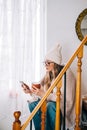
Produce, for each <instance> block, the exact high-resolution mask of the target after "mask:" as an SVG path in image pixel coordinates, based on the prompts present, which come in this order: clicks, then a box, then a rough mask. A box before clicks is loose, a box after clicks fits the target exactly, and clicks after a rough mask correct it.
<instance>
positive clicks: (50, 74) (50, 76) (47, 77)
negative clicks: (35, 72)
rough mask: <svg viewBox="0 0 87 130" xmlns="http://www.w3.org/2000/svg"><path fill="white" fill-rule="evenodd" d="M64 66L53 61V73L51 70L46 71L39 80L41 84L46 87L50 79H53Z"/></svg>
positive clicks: (49, 83)
mask: <svg viewBox="0 0 87 130" xmlns="http://www.w3.org/2000/svg"><path fill="white" fill-rule="evenodd" d="M63 67H64V66H62V65H58V64H56V63H54V73H53V72H52V71H50V72H47V73H46V75H45V76H44V78H43V79H42V80H41V85H42V86H44V85H45V86H46V87H47V89H48V88H49V87H50V85H51V83H52V80H54V79H55V78H56V77H57V76H58V74H59V73H60V71H61V70H62V68H63Z"/></svg>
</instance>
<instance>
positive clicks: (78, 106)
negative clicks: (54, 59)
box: [75, 48, 83, 130]
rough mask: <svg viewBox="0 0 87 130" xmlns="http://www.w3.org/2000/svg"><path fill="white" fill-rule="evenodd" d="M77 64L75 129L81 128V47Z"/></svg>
mask: <svg viewBox="0 0 87 130" xmlns="http://www.w3.org/2000/svg"><path fill="white" fill-rule="evenodd" d="M77 57H78V64H77V84H76V109H75V110H76V111H75V112H76V120H75V121H76V126H75V130H81V128H80V126H79V123H80V112H81V110H80V109H81V71H82V70H81V66H82V62H81V59H82V57H83V48H82V50H81V51H80V52H79V54H78V56H77Z"/></svg>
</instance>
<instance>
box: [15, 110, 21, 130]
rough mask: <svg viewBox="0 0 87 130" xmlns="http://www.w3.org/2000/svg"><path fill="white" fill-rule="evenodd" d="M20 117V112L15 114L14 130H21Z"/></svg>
mask: <svg viewBox="0 0 87 130" xmlns="http://www.w3.org/2000/svg"><path fill="white" fill-rule="evenodd" d="M20 115H21V112H20V111H16V112H14V117H15V121H14V122H13V130H21V121H20V120H19V117H20Z"/></svg>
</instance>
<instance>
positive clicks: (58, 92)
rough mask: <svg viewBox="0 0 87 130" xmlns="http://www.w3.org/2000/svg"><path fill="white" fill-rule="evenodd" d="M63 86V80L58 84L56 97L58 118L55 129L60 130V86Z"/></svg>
mask: <svg viewBox="0 0 87 130" xmlns="http://www.w3.org/2000/svg"><path fill="white" fill-rule="evenodd" d="M61 86H62V80H60V81H59V83H58V84H57V93H56V94H57V99H56V120H55V130H60V95H61V91H60V88H61Z"/></svg>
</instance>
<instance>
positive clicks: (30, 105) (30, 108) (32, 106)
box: [28, 100, 39, 112]
mask: <svg viewBox="0 0 87 130" xmlns="http://www.w3.org/2000/svg"><path fill="white" fill-rule="evenodd" d="M38 102H39V100H38V101H35V102H32V103H28V107H29V110H30V112H32V111H33V109H34V108H35V107H36V105H37V104H38Z"/></svg>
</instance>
